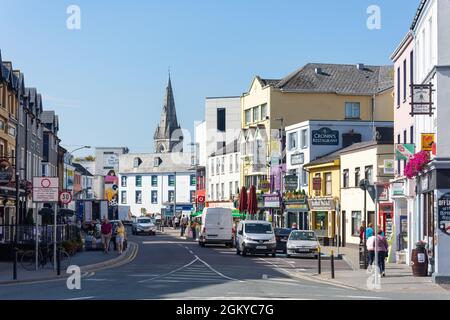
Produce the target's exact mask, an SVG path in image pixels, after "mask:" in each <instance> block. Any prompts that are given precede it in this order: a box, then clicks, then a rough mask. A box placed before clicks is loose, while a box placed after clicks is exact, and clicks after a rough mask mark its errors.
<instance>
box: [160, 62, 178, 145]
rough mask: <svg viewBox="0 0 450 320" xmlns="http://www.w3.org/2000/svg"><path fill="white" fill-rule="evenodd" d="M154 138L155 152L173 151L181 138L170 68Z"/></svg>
mask: <svg viewBox="0 0 450 320" xmlns="http://www.w3.org/2000/svg"><path fill="white" fill-rule="evenodd" d="M154 140H155V151H156V152H157V153H166V152H172V151H175V150H174V149H175V147H176V146H178V145H179V144H180V142H181V141H182V140H183V136H182V134H181V128H180V125H179V123H178V119H177V111H176V108H175V99H174V95H173V89H172V81H171V78H170V68H169V80H168V82H167V87H166V94H165V97H164V105H163V110H162V114H161V120H160V122H159V126H158V128H156V131H155V135H154ZM176 151H182V149H178V150H176Z"/></svg>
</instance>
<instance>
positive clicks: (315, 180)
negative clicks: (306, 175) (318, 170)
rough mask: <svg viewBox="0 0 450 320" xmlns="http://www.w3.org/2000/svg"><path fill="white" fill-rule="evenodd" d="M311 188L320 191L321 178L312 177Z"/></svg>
mask: <svg viewBox="0 0 450 320" xmlns="http://www.w3.org/2000/svg"><path fill="white" fill-rule="evenodd" d="M313 190H314V191H320V190H322V178H320V177H318V178H313Z"/></svg>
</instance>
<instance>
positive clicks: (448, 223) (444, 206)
mask: <svg viewBox="0 0 450 320" xmlns="http://www.w3.org/2000/svg"><path fill="white" fill-rule="evenodd" d="M438 226H439V229H440V230H441V231H442V232H444V233H445V234H447V235H450V193H446V194H444V195H443V196H442V197H440V198H439V201H438Z"/></svg>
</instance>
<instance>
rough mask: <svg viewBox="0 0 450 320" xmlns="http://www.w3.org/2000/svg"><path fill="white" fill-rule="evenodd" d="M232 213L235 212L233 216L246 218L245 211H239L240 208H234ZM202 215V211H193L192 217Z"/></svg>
mask: <svg viewBox="0 0 450 320" xmlns="http://www.w3.org/2000/svg"><path fill="white" fill-rule="evenodd" d="M232 213H233V218H240V219H243V218H245V213H242V212H239V210H237V209H236V210H233V211H232ZM201 215H202V211H197V212H193V213H191V217H192V218H196V217H198V216H201Z"/></svg>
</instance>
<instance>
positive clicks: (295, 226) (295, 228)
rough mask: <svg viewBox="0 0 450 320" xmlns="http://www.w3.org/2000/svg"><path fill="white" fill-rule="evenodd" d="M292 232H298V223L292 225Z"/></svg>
mask: <svg viewBox="0 0 450 320" xmlns="http://www.w3.org/2000/svg"><path fill="white" fill-rule="evenodd" d="M292 230H298V227H297V223H295V222H294V223H293V224H292Z"/></svg>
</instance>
